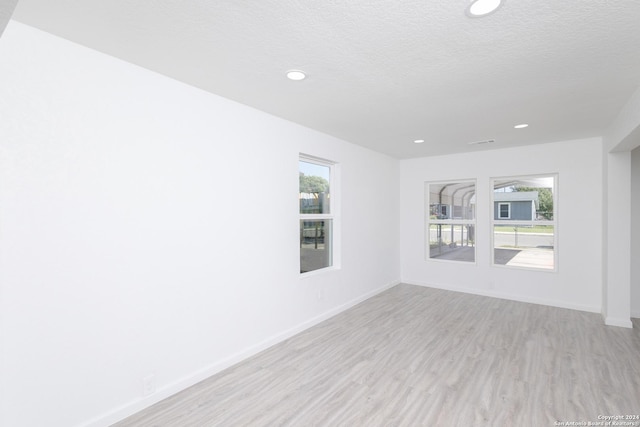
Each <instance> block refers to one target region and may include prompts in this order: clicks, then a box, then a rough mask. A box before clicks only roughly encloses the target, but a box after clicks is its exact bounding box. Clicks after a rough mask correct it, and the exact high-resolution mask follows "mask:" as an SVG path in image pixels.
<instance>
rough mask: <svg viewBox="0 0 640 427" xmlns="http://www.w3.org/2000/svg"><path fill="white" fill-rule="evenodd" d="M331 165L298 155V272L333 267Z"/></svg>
mask: <svg viewBox="0 0 640 427" xmlns="http://www.w3.org/2000/svg"><path fill="white" fill-rule="evenodd" d="M333 167H334V165H333V164H332V163H330V162H328V161H325V160H319V159H315V158H310V157H306V156H300V160H299V162H298V174H299V191H298V193H299V213H300V221H299V222H300V273H308V272H310V271H315V270H320V269H323V268H328V267H331V266H333V230H334V215H333V212H332V204H331V190H332V178H333V176H332V175H333V174H332V171H333Z"/></svg>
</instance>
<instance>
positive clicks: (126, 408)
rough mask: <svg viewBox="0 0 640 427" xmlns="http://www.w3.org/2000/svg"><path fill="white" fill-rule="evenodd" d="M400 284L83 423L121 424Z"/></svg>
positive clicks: (99, 425) (94, 426) (99, 426)
mask: <svg viewBox="0 0 640 427" xmlns="http://www.w3.org/2000/svg"><path fill="white" fill-rule="evenodd" d="M399 283H400V281H399V280H395V281H393V282H390V283H387V284H386V285H384V286H382V287H380V288H378V289H375V290H373V291H371V292H368V293H366V294H364V295H361V296H359V297H357V298H354V299H353V300H351V301H348V302H346V303H344V304H342V305H339V306H337V307H334V308H332V309H330V310H328V311H326V312H324V313H322V314H320V315H318V316H316V317H314V318H311V319H309V320H307V321H305V322H302V323H300V324H299V325H296V326H294V327H292V328H290V329H287V330H285V331H283V332H281V333H278V334H276V335H273V336H272V337H269V338H267V339H266V340H264V341H262V342H260V343H258V344H256V345H253V346H251V347H248V348H246V349H245V350H243V351H240V352H238V353H236V354H233V355H231V356H229V357H227V358H226V359H223V360H220V361H217V362H215V363H213V364H211V365H209V366H207V367H205V368H203V369H201V370H199V371H197V372H194V373H193V374H190V375H188V376H186V377H184V378H182V379H181V380H178V381H175V382H173V383H171V384H168V385H166V386H163V387H161V388H159V389H158V390H157V391H156V392H155V393H154V394H153V395H151V396H148V397H145V398H142V399H139V400H136V401H135V402H131V403H128V404H125V405H123V406H121V407H118V408H116V409H114V410H112V411H109V412H107V413H105V414H102V415H100V416H98V417H96V418H94V419H92V420H90V421H87V422H86V423H83V424H82V427H107V426H110V425H112V424H114V423H116V422H118V421H121V420H123V419H125V418H127V417H129V416H131V415H133V414H135V413H137V412H140V411H142V410H144V409H146V408H148V407H150V406H151V405H153V404H155V403H158V402H160V401H161V400H164V399H166V398H167V397H169V396H172V395H174V394H176V393H178V392H180V391H182V390H185V389H187V388H189V387H191V386H192V385H195V384H197V383H199V382H200V381H203V380H205V379H207V378H209V377H210V376H212V375H215V374H217V373H218V372H221V371H223V370H225V369H227V368H229V367H231V366H233V365H235V364H237V363H240V362H242V361H243V360H246V359H248V358H250V357H251V356H254V355H255V354H257V353H260V352H261V351H263V350H266V349H267V348H269V347H271V346H273V345H276V344H278V343H280V342H282V341H284V340H286V339H288V338H291V337H292V336H294V335H296V334H298V333H300V332H302V331H304V330H306V329H309V328H311V327H312V326H315V325H317V324H318V323H320V322H323V321H325V320H327V319H329V318H331V317H333V316H335V315H337V314H339V313H341V312H343V311H345V310H347V309H349V308H351V307H353V306H355V305H357V304H360V303H361V302H363V301H365V300H367V299H369V298H371V297H373V296H375V295H377V294H379V293H381V292H384V291H386V290H387V289H390V288H392V287H394V286H396V285H398V284H399Z"/></svg>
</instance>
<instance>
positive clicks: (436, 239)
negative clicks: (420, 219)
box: [425, 180, 476, 262]
mask: <svg viewBox="0 0 640 427" xmlns="http://www.w3.org/2000/svg"><path fill="white" fill-rule="evenodd" d="M425 192H426V203H427V218H426V224H427V227H426V230H427V233H426V234H427V236H426V258H427V259H428V260H446V261H459V262H475V227H476V215H475V212H476V205H475V203H476V202H475V201H476V183H475V181H471V180H461V181H450V182H427V183H425Z"/></svg>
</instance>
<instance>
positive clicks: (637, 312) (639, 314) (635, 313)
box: [631, 310, 640, 319]
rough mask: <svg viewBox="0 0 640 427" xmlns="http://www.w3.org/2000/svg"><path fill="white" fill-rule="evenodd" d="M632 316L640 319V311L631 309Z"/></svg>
mask: <svg viewBox="0 0 640 427" xmlns="http://www.w3.org/2000/svg"><path fill="white" fill-rule="evenodd" d="M631 317H633V318H634V319H640V311H634V310H631Z"/></svg>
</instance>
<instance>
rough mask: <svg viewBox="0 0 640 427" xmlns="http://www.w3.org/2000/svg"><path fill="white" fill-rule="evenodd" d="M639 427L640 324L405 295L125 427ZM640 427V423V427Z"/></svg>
mask: <svg viewBox="0 0 640 427" xmlns="http://www.w3.org/2000/svg"><path fill="white" fill-rule="evenodd" d="M633 414H640V321H638V320H635V319H634V329H625V328H617V327H607V326H605V325H604V324H603V321H602V317H601V316H600V315H599V314H594V313H585V312H580V311H573V310H567V309H560V308H553V307H546V306H540V305H534V304H526V303H520V302H514V301H506V300H500V299H495V298H488V297H482V296H475V295H468V294H463V293H456V292H449V291H444V290H438V289H430V288H423V287H417V286H410V285H398V286H396V287H394V288H392V289H390V290H388V291H386V292H384V293H382V294H379V295H377V296H375V297H373V298H371V299H369V300H367V301H365V302H363V303H361V304H359V305H357V306H356V307H353V308H352V309H350V310H348V311H346V312H343V313H341V314H339V315H337V316H335V317H333V318H331V319H329V320H327V321H325V322H323V323H321V324H319V325H317V326H315V327H313V328H311V329H309V330H306V331H304V332H302V333H301V334H299V335H296V336H295V337H293V338H291V339H289V340H287V341H285V342H283V343H280V344H278V345H276V346H274V347H272V348H270V349H268V350H266V351H264V352H262V353H260V354H258V355H256V356H254V357H252V358H251V359H249V360H247V361H245V362H243V363H240V364H239V365H236V366H234V367H232V368H230V369H227V370H226V371H223V372H221V373H219V374H217V375H215V376H213V377H211V378H209V379H207V380H205V381H203V382H201V383H199V384H197V385H195V386H193V387H191V388H189V389H187V390H185V391H183V392H182V393H179V394H177V395H175V396H172V397H170V398H168V399H166V400H164V401H162V402H160V403H158V404H156V405H155V406H152V407H151V408H149V409H147V410H145V411H143V412H141V413H139V414H136V415H134V416H132V417H130V418H128V419H126V420H124V421H123V422H121V423H118V424H116V425H117V426H118V427H125V426H136V427H138V426H172V427H173V426H180V427H182V426H198V427H201V426H422V425H424V426H553V425H556V424H555V422H556V421H584V422H588V421H591V422H595V421H598V416H599V415H633ZM639 425H640V423H639Z"/></svg>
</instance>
